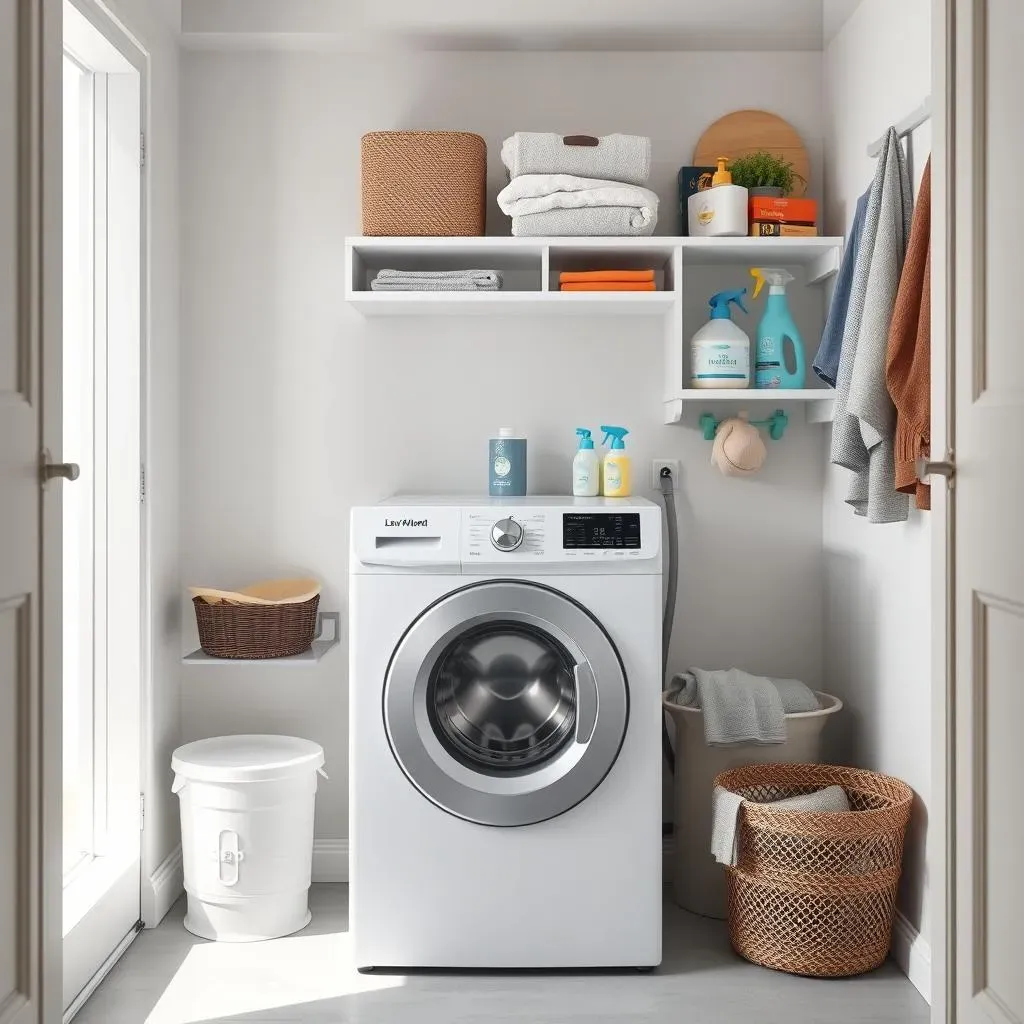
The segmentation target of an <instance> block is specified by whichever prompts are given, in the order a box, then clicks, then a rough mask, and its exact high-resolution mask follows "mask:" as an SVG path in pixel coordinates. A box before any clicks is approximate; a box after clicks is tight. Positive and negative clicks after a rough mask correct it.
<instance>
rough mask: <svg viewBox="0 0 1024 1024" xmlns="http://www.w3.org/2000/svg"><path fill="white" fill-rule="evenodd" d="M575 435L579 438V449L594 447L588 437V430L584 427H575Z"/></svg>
mask: <svg viewBox="0 0 1024 1024" xmlns="http://www.w3.org/2000/svg"><path fill="white" fill-rule="evenodd" d="M576 436H577V437H578V438H579V439H580V451H586V450H589V449H591V448H593V447H594V442H593V441H592V440H591V438H590V431H589V430H587V428H586V427H577V428H576Z"/></svg>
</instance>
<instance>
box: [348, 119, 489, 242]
mask: <svg viewBox="0 0 1024 1024" xmlns="http://www.w3.org/2000/svg"><path fill="white" fill-rule="evenodd" d="M361 166H362V193H363V234H364V235H482V234H483V233H484V224H485V219H486V212H487V205H486V192H487V143H486V142H485V141H484V140H483V138H481V137H480V136H479V135H474V134H473V133H472V132H370V133H369V134H367V135H364V136H363V138H362V143H361Z"/></svg>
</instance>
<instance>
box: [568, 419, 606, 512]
mask: <svg viewBox="0 0 1024 1024" xmlns="http://www.w3.org/2000/svg"><path fill="white" fill-rule="evenodd" d="M576 436H577V437H578V438H579V439H580V447H579V451H578V452H576V458H574V459H573V460H572V493H573V495H574V496H575V497H577V498H593V497H596V496H597V495H598V494H600V493H601V460H600V459H599V458H598V457H597V452H595V451H594V442H593V441H592V440H591V437H590V431H589V430H587V429H585V428H584V427H577V428H576Z"/></svg>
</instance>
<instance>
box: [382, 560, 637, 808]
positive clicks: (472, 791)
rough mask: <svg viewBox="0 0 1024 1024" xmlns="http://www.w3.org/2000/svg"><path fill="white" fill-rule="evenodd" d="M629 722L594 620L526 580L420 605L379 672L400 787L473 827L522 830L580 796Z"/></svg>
mask: <svg viewBox="0 0 1024 1024" xmlns="http://www.w3.org/2000/svg"><path fill="white" fill-rule="evenodd" d="M628 716H629V691H628V686H627V681H626V675H625V671H624V669H623V667H622V661H621V660H620V658H619V656H618V652H617V651H616V650H615V647H614V645H613V644H612V641H611V639H610V638H609V636H608V634H607V633H606V632H605V631H604V629H603V628H602V627H601V625H600V624H599V623H598V622H597V620H596V619H595V618H594V617H593V616H592V615H591V614H590V613H589V612H587V611H586V609H584V608H583V607H582V606H581V605H579V604H577V603H576V602H575V601H573V600H572V599H571V598H569V597H567V596H566V595H565V594H561V593H559V592H558V591H556V590H552V589H551V588H550V587H545V586H541V585H539V584H536V583H520V582H516V581H508V580H502V581H497V582H487V583H478V584H474V585H472V586H468V587H465V588H463V589H461V590H458V591H455V592H454V593H452V594H450V595H448V596H447V597H445V598H443V599H442V600H440V601H438V602H437V603H436V604H434V605H432V606H431V607H429V608H428V609H426V610H425V611H424V612H423V613H422V614H421V615H420V616H419V618H417V619H416V621H415V622H414V623H413V624H412V625H411V626H410V627H409V629H408V630H407V631H406V633H405V635H404V636H403V637H402V639H401V641H400V642H399V644H398V647H397V648H396V649H395V652H394V655H393V656H392V659H391V663H390V665H389V666H388V673H387V679H386V681H385V686H384V724H385V727H386V729H387V735H388V740H389V742H390V744H391V749H392V751H393V752H394V755H395V758H396V760H397V761H398V764H399V765H400V766H401V768H402V771H403V772H405V774H406V776H408V778H409V781H410V782H412V784H413V785H414V786H415V787H416V788H417V789H418V790H419V791H420V792H421V793H422V794H423V795H424V796H425V797H427V799H429V800H432V801H433V802H434V803H435V804H437V806H438V807H440V808H442V809H443V810H445V811H448V812H449V813H451V814H454V815H456V816H458V817H460V818H465V819H466V820H467V821H473V822H477V823H479V824H481V825H499V826H501V825H503V826H515V825H529V824H532V823H534V822H538V821H544V820H546V819H547V818H553V817H555V816H556V815H558V814H561V813H563V812H564V811H567V810H569V809H570V808H571V807H574V806H575V805H576V804H578V803H579V802H580V801H581V800H584V799H586V798H587V797H588V796H589V795H590V794H591V793H592V792H593V791H594V790H595V789H597V787H598V786H599V785H600V784H601V782H602V780H603V779H604V777H605V776H606V775H607V774H608V772H609V771H610V770H611V767H612V765H613V764H614V763H615V759H616V757H617V756H618V753H619V748H620V747H621V746H622V740H623V737H624V736H625V733H626V723H627V720H628Z"/></svg>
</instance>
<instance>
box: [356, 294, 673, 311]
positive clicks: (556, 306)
mask: <svg viewBox="0 0 1024 1024" xmlns="http://www.w3.org/2000/svg"><path fill="white" fill-rule="evenodd" d="M348 302H349V305H351V306H354V307H355V308H356V309H358V310H359V312H360V313H362V314H363V315H364V316H414V315H415V316H421V315H423V314H435V315H442V314H453V315H459V316H506V315H508V314H520V315H526V316H583V315H587V314H589V315H599V316H605V315H609V314H622V315H629V316H643V315H648V316H659V315H664V314H665V313H666V312H667V311H668V310H669V309H671V308H672V305H673V303H674V302H675V295H674V294H673V293H672V292H576V293H564V292H540V291H538V292H503V291H499V292H353V293H352V294H351V295H350V296H349V299H348Z"/></svg>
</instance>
